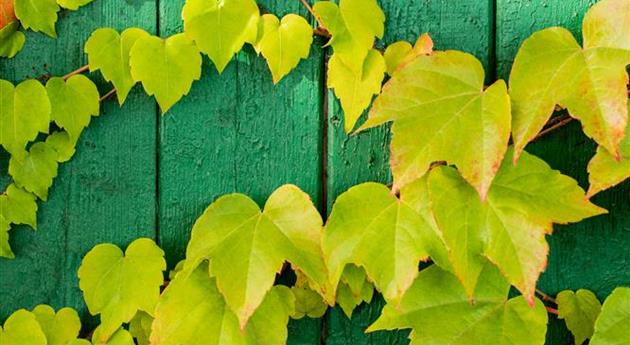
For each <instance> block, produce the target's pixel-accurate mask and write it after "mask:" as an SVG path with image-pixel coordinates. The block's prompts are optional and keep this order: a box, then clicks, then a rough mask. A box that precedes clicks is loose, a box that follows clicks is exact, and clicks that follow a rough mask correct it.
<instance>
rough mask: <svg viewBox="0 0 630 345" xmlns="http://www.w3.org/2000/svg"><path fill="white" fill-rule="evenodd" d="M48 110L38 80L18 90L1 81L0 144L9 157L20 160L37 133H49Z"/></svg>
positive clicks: (47, 104)
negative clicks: (18, 157)
mask: <svg viewBox="0 0 630 345" xmlns="http://www.w3.org/2000/svg"><path fill="white" fill-rule="evenodd" d="M50 112H51V106H50V101H49V99H48V94H47V93H46V88H44V86H43V85H42V84H40V83H39V82H38V81H37V80H26V81H23V82H22V83H20V84H19V85H18V86H17V87H13V84H11V83H10V82H8V81H6V80H0V123H2V126H1V127H0V144H2V146H4V148H5V149H6V150H7V151H8V152H9V153H10V154H11V155H12V156H20V157H23V156H24V155H25V151H24V149H25V147H26V144H27V143H28V142H30V141H33V140H35V138H36V137H37V134H38V133H40V132H41V133H48V127H49V123H50Z"/></svg>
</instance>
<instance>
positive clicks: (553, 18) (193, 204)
mask: <svg viewBox="0 0 630 345" xmlns="http://www.w3.org/2000/svg"><path fill="white" fill-rule="evenodd" d="M183 2H184V0H124V1H123V0H96V1H95V2H94V3H92V4H91V5H89V6H86V7H84V8H82V9H81V10H80V11H78V12H64V13H63V14H62V16H61V19H60V21H59V23H58V25H57V29H58V33H59V38H58V39H57V40H53V39H50V38H47V37H45V36H43V35H41V34H34V33H29V34H28V39H27V44H26V48H25V49H24V51H23V52H22V53H20V54H19V55H18V57H16V58H15V59H12V60H2V61H0V78H3V79H8V80H11V81H13V82H18V81H21V80H23V79H26V78H33V77H40V76H43V75H49V74H50V75H63V74H65V73H67V72H69V71H72V70H74V69H76V68H77V67H79V66H82V65H84V64H85V63H86V58H85V55H84V54H83V44H84V42H85V40H86V39H87V37H88V36H89V35H90V33H91V32H92V31H93V30H94V29H96V28H98V27H105V26H109V27H113V28H116V29H124V28H127V27H133V26H136V27H141V28H143V29H145V30H147V31H149V32H153V33H157V34H160V35H162V36H168V35H170V34H172V33H175V32H180V31H182V21H181V15H180V10H181V7H182V5H183ZM260 2H261V5H262V6H263V7H264V8H265V9H266V10H269V11H271V12H274V13H276V14H278V15H283V14H285V13H289V12H299V13H300V14H302V15H304V16H305V17H307V18H308V13H307V12H306V11H305V10H304V8H302V7H301V5H300V3H299V1H298V0H263V1H260ZM593 2H595V0H380V3H381V6H382V7H383V9H384V10H385V13H386V16H387V25H386V35H385V38H384V40H383V41H384V43H385V44H386V43H391V42H394V41H396V40H400V39H405V40H409V41H414V40H415V39H416V38H417V37H418V35H419V34H421V33H423V32H429V33H430V34H431V35H432V37H433V38H434V40H435V42H436V46H437V48H438V49H459V50H464V51H467V52H470V53H472V54H474V55H476V56H477V57H478V58H479V59H480V60H481V61H482V62H483V63H484V66H485V67H486V70H487V73H488V79H489V81H490V80H492V79H496V78H507V77H508V75H509V70H510V66H511V61H512V59H513V57H514V55H515V53H516V50H517V48H518V46H519V45H520V43H521V42H522V41H523V39H525V38H526V37H527V36H529V35H530V34H531V33H532V32H533V31H536V30H538V29H541V28H544V27H548V26H554V25H559V26H565V27H567V28H569V29H571V30H572V31H573V32H574V33H575V34H579V31H580V23H581V20H582V17H583V15H584V13H585V12H586V9H587V8H588V7H589V5H591V4H592V3H593ZM328 53H329V51H328V50H327V49H322V48H313V49H312V51H311V55H310V58H309V59H308V61H303V62H302V63H301V64H300V66H299V67H298V69H297V70H296V71H294V72H293V73H291V74H290V75H289V76H288V77H287V78H286V79H285V80H283V81H282V82H281V83H280V84H279V85H277V86H273V84H272V82H271V77H270V74H269V72H268V71H267V67H266V65H265V62H264V60H263V59H261V58H258V57H256V56H255V54H254V52H253V51H252V50H251V49H246V50H245V52H242V53H240V54H239V55H238V56H237V58H236V59H235V60H236V61H233V62H232V63H231V64H230V65H229V66H228V68H227V69H226V70H225V72H224V73H223V75H221V76H218V75H217V73H216V71H215V70H214V67H212V66H211V64H210V63H209V61H208V60H207V59H206V61H205V62H204V73H203V77H202V79H201V80H200V81H199V82H196V83H195V84H194V85H193V88H192V91H191V93H190V95H189V96H187V97H186V98H184V100H183V101H181V102H180V103H179V104H178V105H177V106H175V107H174V108H173V109H172V110H171V111H170V112H169V113H168V114H167V115H166V116H164V117H162V116H160V114H159V111H158V109H157V106H156V104H155V102H154V101H153V100H152V99H150V98H149V97H147V96H146V95H144V93H143V92H142V91H140V90H138V89H136V90H135V91H134V92H132V93H131V95H130V97H129V99H128V101H127V102H126V103H125V105H124V106H123V107H122V108H119V106H118V105H117V103H115V102H112V101H110V102H106V103H105V104H104V106H103V111H102V115H101V116H100V117H99V118H96V119H94V120H93V123H92V124H91V125H90V127H89V128H88V129H87V130H86V132H85V134H84V135H83V136H82V138H81V140H80V142H79V144H78V149H77V154H76V156H75V158H74V159H73V160H72V161H71V162H69V163H65V164H63V165H61V167H60V170H59V176H58V178H57V179H56V180H55V184H54V186H53V188H52V190H51V193H50V199H49V201H48V202H46V203H43V204H41V207H40V212H39V213H38V219H39V230H38V231H37V232H33V231H30V230H28V229H26V228H17V229H15V230H12V237H11V242H12V243H11V244H12V246H13V248H14V249H15V252H16V255H17V259H15V260H12V261H9V260H4V259H0V320H4V319H5V318H6V317H7V316H8V315H9V313H10V312H11V311H13V310H15V309H17V308H21V307H26V308H31V307H33V306H35V305H37V304H39V303H49V304H52V305H53V306H55V307H61V306H72V307H75V308H78V309H79V310H80V311H81V313H82V315H83V316H84V318H85V319H86V320H90V317H89V315H88V313H87V311H86V308H85V306H84V305H83V302H82V296H81V292H80V291H79V288H78V282H77V278H76V270H77V268H78V266H79V263H80V260H81V258H82V256H83V255H84V254H85V253H86V252H87V251H88V250H89V249H90V248H91V247H92V246H94V245H95V244H98V243H101V242H113V243H116V244H118V245H121V246H125V245H126V244H128V243H129V242H130V241H131V240H133V239H135V238H138V237H150V238H154V239H156V240H157V241H159V243H160V245H161V246H162V247H163V248H164V249H165V250H166V252H167V255H168V261H169V264H170V265H173V264H175V263H176V262H177V260H179V259H181V258H182V256H183V253H184V249H185V244H186V242H187V240H188V236H189V232H190V228H191V226H192V223H193V222H194V220H195V219H196V218H197V217H198V216H199V215H200V214H201V212H202V211H203V209H204V208H205V207H206V206H207V205H208V204H210V203H211V202H212V201H213V200H214V199H216V198H217V197H218V196H220V195H222V194H225V193H231V192H242V193H246V194H248V195H251V196H252V197H253V198H254V199H255V200H257V201H258V202H261V203H262V202H263V201H264V200H265V199H266V198H267V196H268V195H269V194H270V193H271V192H272V191H273V190H274V189H275V188H276V187H278V186H280V185H282V184H284V183H294V184H297V185H298V186H300V187H301V188H302V189H303V190H305V191H306V192H308V193H309V194H310V195H311V196H312V198H313V200H314V201H315V203H316V204H317V205H320V208H321V210H322V212H323V213H326V212H327V210H328V209H329V208H330V207H331V204H332V201H333V200H334V199H335V197H336V196H337V195H338V194H340V193H341V192H343V191H344V190H346V189H347V188H348V187H350V186H352V185H354V184H356V183H360V182H364V181H381V182H386V181H388V180H389V179H390V174H389V171H388V167H387V160H388V149H387V147H388V130H387V128H381V129H376V130H371V131H369V132H366V133H363V134H360V135H358V136H353V137H348V136H346V135H345V134H344V133H343V126H342V123H341V121H342V120H341V119H342V113H341V109H340V106H339V103H338V101H337V100H336V99H335V98H334V96H333V95H332V93H331V92H329V91H327V90H326V87H325V69H324V67H325V61H326V55H327V54H328ZM93 77H94V78H98V74H95V75H94V76H93ZM99 85H100V87H101V90H102V91H107V90H108V86H107V85H106V84H105V83H103V82H102V81H100V83H99ZM578 126H579V124H572V125H570V126H568V127H567V128H564V129H562V130H561V131H559V132H557V133H554V134H553V135H551V136H548V137H546V138H544V139H543V140H540V141H539V142H537V143H535V144H533V145H531V146H530V147H529V151H530V152H532V153H535V154H537V155H539V156H541V157H542V158H544V159H545V160H546V161H547V162H548V163H549V164H551V165H552V167H554V168H556V169H559V170H561V171H562V172H563V173H565V174H568V175H571V176H573V177H575V178H577V179H578V181H579V182H580V184H581V185H582V186H586V183H587V176H586V163H587V162H588V160H589V158H590V157H591V156H592V154H593V153H594V149H595V147H594V144H593V143H592V142H591V141H590V140H588V139H587V138H585V137H584V136H583V134H582V133H581V131H580V129H579V127H578ZM7 161H8V159H7V156H6V155H4V153H0V172H1V173H0V183H1V184H2V185H3V186H4V185H6V182H7V181H8V178H7V177H6V170H7ZM594 201H595V202H596V203H597V204H599V205H601V206H603V207H606V208H608V209H609V210H610V211H611V212H610V215H607V216H602V217H597V218H595V219H591V220H587V221H584V222H582V223H580V224H576V225H572V226H563V227H556V232H555V234H554V236H552V237H550V238H549V241H550V243H551V257H550V261H549V267H548V269H547V271H546V272H545V274H544V275H543V277H542V279H541V281H540V287H541V289H543V290H545V291H546V292H548V293H551V294H555V293H556V292H558V291H560V290H562V289H567V288H570V289H576V288H581V287H584V288H589V289H592V290H593V291H596V292H597V294H598V295H599V297H600V298H604V297H605V296H606V295H608V294H609V293H610V292H611V291H612V289H613V288H614V287H615V286H619V285H624V284H625V285H630V250H628V248H630V183H625V184H622V185H621V186H619V187H617V188H614V189H612V190H609V191H607V192H604V193H602V194H601V195H598V196H597V197H596V198H595V200H594ZM381 307H382V300H380V299H379V298H378V297H375V301H373V303H371V304H370V305H363V306H361V307H360V308H359V309H358V310H357V311H356V312H355V315H354V316H353V318H352V319H351V320H349V319H347V318H345V317H344V316H343V314H342V313H341V311H340V310H338V309H335V310H332V311H331V312H329V313H328V314H327V316H326V317H325V318H324V319H323V320H308V319H307V320H300V321H297V322H292V324H291V327H290V328H291V330H290V344H294V345H297V344H304V345H311V344H319V343H322V342H324V343H326V344H330V345H337V344H338V345H342V344H353V345H363V344H366V345H367V344H374V345H377V344H378V345H380V344H406V343H407V340H406V335H407V334H406V332H397V333H392V332H377V333H374V334H371V335H364V334H363V329H364V328H365V327H366V326H367V325H368V324H369V323H370V322H371V321H372V320H374V319H375V318H376V317H377V316H378V314H379V312H380V308H381ZM551 324H552V325H551V327H550V329H549V332H548V344H554V345H556V344H558V345H560V344H562V345H564V344H570V343H571V340H570V337H569V335H568V332H567V331H566V328H565V327H564V326H563V325H562V323H560V322H558V321H556V320H552V321H551Z"/></svg>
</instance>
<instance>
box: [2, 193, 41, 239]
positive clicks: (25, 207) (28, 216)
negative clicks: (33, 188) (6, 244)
mask: <svg viewBox="0 0 630 345" xmlns="http://www.w3.org/2000/svg"><path fill="white" fill-rule="evenodd" d="M36 201H37V200H36V197H35V195H33V194H31V193H29V192H27V191H25V190H24V189H22V188H19V187H17V186H16V185H15V184H10V185H9V186H8V187H7V189H6V191H5V192H4V193H3V194H2V195H0V215H1V216H2V217H4V219H5V220H6V221H7V222H9V223H11V224H27V225H29V226H31V227H32V228H33V229H36V228H37V202H36Z"/></svg>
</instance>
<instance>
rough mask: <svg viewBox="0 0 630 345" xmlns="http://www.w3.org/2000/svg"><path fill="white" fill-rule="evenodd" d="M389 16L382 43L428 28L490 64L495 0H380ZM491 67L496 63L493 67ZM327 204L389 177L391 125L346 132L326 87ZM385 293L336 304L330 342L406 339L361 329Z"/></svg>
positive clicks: (437, 38)
mask: <svg viewBox="0 0 630 345" xmlns="http://www.w3.org/2000/svg"><path fill="white" fill-rule="evenodd" d="M379 4H380V5H381V7H382V8H383V10H384V12H385V17H386V18H387V21H386V26H385V37H384V39H383V42H380V43H379V44H378V45H379V46H384V45H386V44H390V43H392V42H395V41H398V40H407V41H410V42H415V41H416V39H417V38H418V36H419V35H421V34H422V33H424V32H428V33H429V34H430V35H431V36H432V38H433V40H434V42H435V48H436V49H438V50H446V49H458V50H463V51H466V52H469V53H471V54H473V55H475V56H476V57H477V58H478V59H479V60H481V61H482V63H483V64H484V66H486V68H488V66H491V60H492V52H491V49H490V48H491V42H492V39H493V38H492V32H493V29H492V19H493V6H492V3H491V1H479V0H459V1H433V0H416V1H406V0H381V1H379ZM490 71H492V69H490ZM328 99H329V106H328V119H329V122H328V161H327V166H328V170H327V176H328V178H327V182H328V183H327V195H328V197H327V199H328V200H327V205H328V207H329V209H330V207H331V206H332V202H333V201H334V200H335V198H336V197H337V196H338V195H339V194H340V193H342V192H344V191H345V190H347V189H348V188H350V187H351V186H353V185H355V184H358V183H362V182H367V181H378V182H383V183H387V182H389V181H390V180H391V174H390V171H389V126H383V127H381V128H375V129H371V130H368V131H366V132H362V133H359V134H358V135H354V136H350V137H349V136H347V135H346V134H345V133H344V132H343V120H342V119H343V112H342V110H341V107H340V105H339V102H338V101H337V100H336V98H335V96H334V94H333V93H332V92H329V93H328ZM382 306H383V301H382V298H381V297H375V300H374V301H373V302H372V303H371V304H370V305H366V306H363V307H361V308H359V309H358V310H357V311H355V314H354V315H353V317H352V319H350V320H349V319H348V318H346V317H345V316H344V314H343V313H342V312H341V311H340V310H339V309H338V308H336V309H335V310H333V311H332V312H330V313H329V315H328V319H327V322H328V324H327V332H328V335H327V337H326V343H327V344H330V345H342V344H344V345H345V344H351V345H364V344H379V345H380V344H406V343H408V340H407V332H377V333H373V334H369V335H365V334H363V331H364V330H365V328H366V327H367V326H368V325H369V324H370V323H371V322H373V321H374V320H376V318H377V317H378V315H380V310H381V308H382Z"/></svg>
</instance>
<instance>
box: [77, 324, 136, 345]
mask: <svg viewBox="0 0 630 345" xmlns="http://www.w3.org/2000/svg"><path fill="white" fill-rule="evenodd" d="M102 332H103V327H102V326H98V327H97V328H96V329H95V330H94V333H93V334H92V344H94V345H135V344H136V343H134V341H133V337H132V336H131V333H129V332H128V331H127V330H126V329H124V328H120V329H117V330H116V331H115V332H114V334H112V336H111V337H109V338H108V339H107V340H99V339H104V336H103V334H102ZM81 345H83V344H81Z"/></svg>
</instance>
